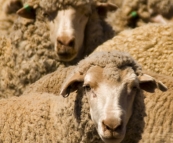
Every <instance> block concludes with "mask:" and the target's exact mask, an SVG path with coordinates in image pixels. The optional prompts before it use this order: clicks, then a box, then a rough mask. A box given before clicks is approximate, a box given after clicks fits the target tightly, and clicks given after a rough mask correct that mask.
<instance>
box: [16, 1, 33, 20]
mask: <svg viewBox="0 0 173 143" xmlns="http://www.w3.org/2000/svg"><path fill="white" fill-rule="evenodd" d="M16 13H17V14H18V15H19V16H21V17H23V18H28V19H35V15H36V14H35V9H34V8H33V6H32V5H28V4H26V5H24V7H22V8H21V9H19V10H18V11H17V12H16Z"/></svg>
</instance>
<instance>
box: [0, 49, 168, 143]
mask: <svg viewBox="0 0 173 143" xmlns="http://www.w3.org/2000/svg"><path fill="white" fill-rule="evenodd" d="M98 59H99V60H98ZM69 68H70V67H69ZM98 77H99V78H98ZM105 83H106V84H105ZM148 84H149V85H150V86H146V85H148ZM105 88H106V89H109V90H105ZM156 88H159V89H160V90H163V91H165V90H166V88H165V86H164V85H163V84H162V83H161V82H157V81H156V80H155V79H154V78H152V77H151V76H149V75H146V74H144V73H143V72H142V70H141V67H140V66H139V65H138V64H137V63H136V62H135V61H134V60H133V59H132V58H131V57H130V56H129V55H128V54H125V53H120V52H116V51H115V52H111V53H110V52H101V53H95V54H94V55H91V56H89V57H88V58H86V59H85V60H82V61H81V62H80V63H79V64H78V66H77V67H75V68H74V70H71V73H70V74H69V75H68V77H67V78H66V79H65V80H64V82H63V85H62V87H61V95H63V96H64V97H67V96H69V97H68V98H66V99H62V97H61V96H54V95H50V94H48V93H36V92H33V93H32V92H31V93H30V94H29V95H28V94H27V95H25V96H21V97H14V98H10V99H1V100H0V105H1V108H0V112H1V116H2V117H1V119H0V120H1V122H0V123H1V124H0V125H1V126H0V127H1V128H0V130H1V132H0V133H1V134H0V139H1V142H10V141H12V140H13V141H15V142H21V141H22V142H35V141H38V142H64V143H66V142H72V143H76V142H101V139H100V138H99V136H100V137H101V138H102V140H104V142H105V143H110V142H116V143H119V142H121V141H122V139H123V138H124V135H125V132H126V125H127V122H128V120H129V118H130V116H131V115H132V118H131V119H130V122H129V123H128V125H127V136H126V137H127V138H126V137H125V141H127V139H128V141H129V142H137V141H138V140H139V139H140V136H141V133H142V128H143V127H142V128H141V123H143V117H144V106H143V104H144V101H143V94H142V90H141V89H144V90H146V91H148V92H154V90H155V89H156ZM76 90H77V91H76ZM43 92H44V91H43ZM71 94H72V95H71ZM105 95H106V96H105ZM108 95H109V96H108ZM127 95H128V96H127ZM69 98H70V99H69ZM100 101H102V102H100ZM133 101H134V104H133ZM7 102H8V104H7ZM14 103H15V104H14ZM57 103H58V104H57ZM60 103H61V104H60ZM11 105H14V106H11ZM96 105H98V106H96ZM99 107H103V108H99ZM110 107H111V108H110ZM133 107H134V108H133ZM89 108H90V111H89ZM107 110H108V111H109V112H108V111H107ZM132 110H133V114H132ZM95 111H97V114H96V113H95ZM73 112H74V113H75V114H74V117H75V118H74V117H73V116H71V115H72V113H73ZM89 112H90V113H89ZM100 113H101V114H100ZM112 113H116V114H112ZM90 115H91V118H90ZM134 115H137V116H135V118H133V116H134ZM91 119H92V120H91ZM132 119H135V120H137V119H139V121H138V123H137V124H135V125H134V123H136V122H134V120H132ZM9 125H10V126H9ZM95 127H96V128H97V131H98V133H99V136H98V135H97V133H96V130H95ZM132 127H133V128H134V129H132ZM136 128H137V129H138V130H135V129H136ZM64 129H68V130H64ZM139 130H140V131H139ZM136 132H138V134H136ZM129 134H130V135H132V134H135V138H134V137H133V138H130V137H129Z"/></svg>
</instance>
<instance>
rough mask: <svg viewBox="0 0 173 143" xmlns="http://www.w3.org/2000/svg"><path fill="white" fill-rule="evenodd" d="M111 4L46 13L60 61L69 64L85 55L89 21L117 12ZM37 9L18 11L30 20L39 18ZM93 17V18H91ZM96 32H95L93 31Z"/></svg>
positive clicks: (91, 5)
mask: <svg viewBox="0 0 173 143" xmlns="http://www.w3.org/2000/svg"><path fill="white" fill-rule="evenodd" d="M116 9H117V6H116V5H113V4H110V3H106V2H105V3H104V2H103V3H96V2H88V3H85V4H76V5H72V6H70V5H68V6H65V7H63V8H60V9H57V10H54V11H46V10H45V11H44V12H43V13H44V14H45V15H46V20H45V21H46V22H47V23H48V27H49V29H50V39H51V42H52V44H53V45H54V47H55V51H56V52H57V55H58V58H59V60H60V61H64V62H69V61H72V60H74V59H75V58H78V57H80V56H81V55H83V53H84V52H85V50H86V49H84V48H83V47H85V46H84V45H85V44H86V43H85V42H86V41H84V39H85V35H86V31H85V30H86V27H87V25H89V24H88V23H89V20H90V19H92V18H93V17H94V18H98V19H99V18H100V19H103V18H105V17H106V14H107V12H108V11H113V10H116ZM36 11H37V9H34V8H33V6H31V5H29V6H27V7H23V8H21V9H20V10H18V11H17V13H18V14H19V16H21V17H24V18H29V19H35V18H37V12H36ZM91 17H92V18H91ZM93 32H94V30H93Z"/></svg>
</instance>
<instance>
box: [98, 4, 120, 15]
mask: <svg viewBox="0 0 173 143" xmlns="http://www.w3.org/2000/svg"><path fill="white" fill-rule="evenodd" d="M96 7H97V11H98V14H99V16H101V17H103V18H105V17H106V16H107V12H109V11H116V10H117V8H118V7H117V6H116V5H115V4H112V3H108V2H107V3H106V2H97V3H96Z"/></svg>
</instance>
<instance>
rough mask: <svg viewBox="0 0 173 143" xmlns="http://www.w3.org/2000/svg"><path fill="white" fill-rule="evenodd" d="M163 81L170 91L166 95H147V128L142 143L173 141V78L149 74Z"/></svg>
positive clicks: (157, 92) (158, 93)
mask: <svg viewBox="0 0 173 143" xmlns="http://www.w3.org/2000/svg"><path fill="white" fill-rule="evenodd" d="M147 74H149V75H151V76H152V77H154V78H157V79H158V80H160V81H162V82H163V83H164V84H165V85H166V86H167V87H168V90H167V91H166V92H165V93H164V95H163V93H162V92H160V91H158V90H156V91H155V94H154V95H153V94H151V93H147V94H146V93H145V92H144V95H146V96H145V100H144V101H145V102H144V103H145V106H146V117H145V118H144V120H145V123H146V124H145V128H144V132H143V134H142V139H141V141H140V143H146V142H153V143H162V142H165V143H171V142H172V141H173V140H172V139H173V138H172V137H173V135H172V132H173V124H172V120H173V113H172V108H173V100H172V99H173V94H172V90H173V77H171V76H165V75H162V74H156V73H152V72H147Z"/></svg>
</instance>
